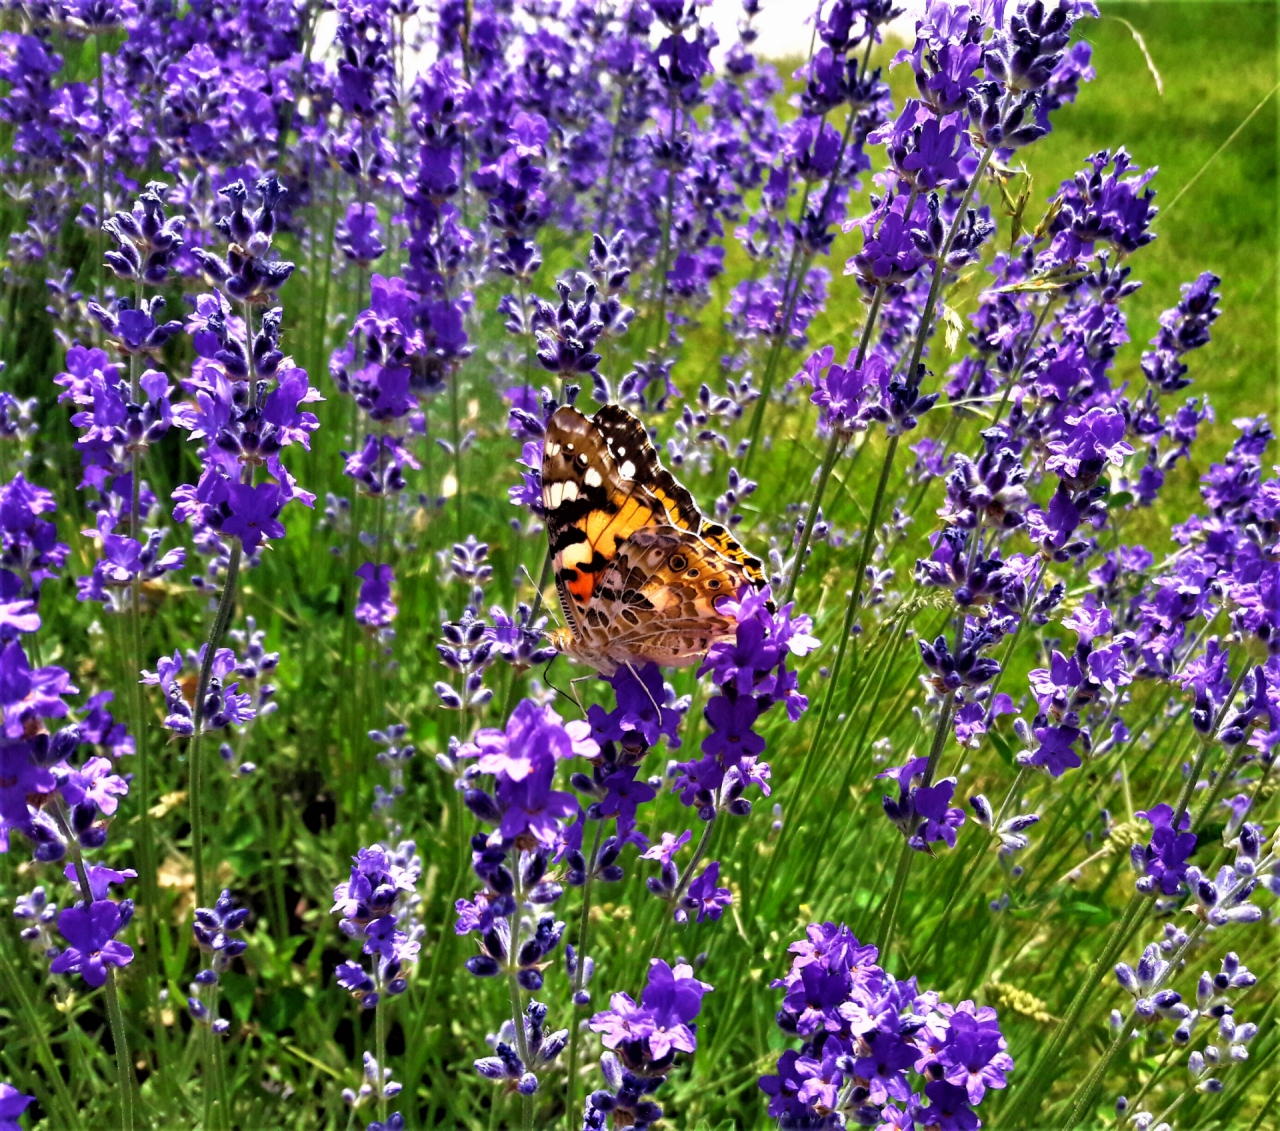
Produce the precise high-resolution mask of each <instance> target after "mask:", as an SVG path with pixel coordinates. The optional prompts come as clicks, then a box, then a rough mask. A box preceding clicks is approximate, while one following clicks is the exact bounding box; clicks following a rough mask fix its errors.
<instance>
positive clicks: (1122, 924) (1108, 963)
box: [1004, 892, 1151, 1129]
mask: <svg viewBox="0 0 1280 1131" xmlns="http://www.w3.org/2000/svg"><path fill="white" fill-rule="evenodd" d="M1150 908H1151V902H1150V901H1149V900H1148V899H1147V898H1146V897H1145V896H1143V895H1142V894H1141V893H1139V892H1134V894H1133V896H1132V897H1131V898H1130V900H1129V905H1128V906H1127V907H1126V908H1125V910H1124V914H1123V915H1122V916H1121V918H1120V921H1119V922H1118V923H1117V924H1116V925H1115V926H1114V927H1113V928H1112V931H1111V935H1110V937H1109V938H1108V939H1107V942H1106V945H1105V946H1104V947H1103V948H1102V951H1101V952H1100V953H1099V955H1098V957H1097V958H1096V959H1094V962H1093V965H1092V966H1090V967H1089V971H1088V973H1087V974H1086V975H1085V977H1084V979H1083V980H1082V981H1081V983H1080V985H1079V986H1078V987H1077V989H1076V993H1075V996H1074V997H1073V998H1072V999H1071V1004H1070V1005H1069V1006H1068V1007H1067V1012H1066V1013H1065V1014H1064V1015H1063V1017H1062V1020H1061V1021H1059V1022H1058V1024H1057V1027H1056V1028H1055V1029H1054V1031H1053V1033H1052V1034H1051V1036H1050V1037H1049V1043H1048V1044H1047V1045H1045V1046H1044V1048H1043V1049H1042V1050H1041V1052H1040V1054H1039V1056H1037V1057H1036V1059H1035V1061H1034V1062H1033V1064H1032V1065H1031V1071H1030V1072H1029V1073H1028V1075H1027V1077H1026V1079H1025V1080H1024V1081H1023V1082H1022V1086H1021V1087H1020V1088H1018V1090H1017V1092H1016V1093H1015V1094H1014V1097H1013V1101H1012V1106H1011V1107H1010V1109H1009V1111H1008V1114H1007V1115H1006V1116H1005V1120H1004V1122H1005V1126H1006V1127H1008V1128H1010V1129H1012V1128H1017V1127H1022V1126H1024V1124H1025V1123H1026V1121H1027V1119H1029V1118H1031V1117H1032V1116H1034V1115H1035V1113H1036V1112H1037V1111H1039V1109H1040V1105H1041V1103H1042V1102H1043V1101H1044V1098H1045V1088H1044V1085H1045V1083H1046V1082H1047V1081H1048V1080H1049V1079H1050V1078H1051V1077H1052V1076H1053V1073H1054V1071H1055V1070H1056V1068H1057V1066H1058V1059H1059V1057H1060V1056H1061V1053H1062V1046H1063V1045H1064V1044H1065V1042H1066V1039H1067V1037H1068V1036H1069V1035H1070V1034H1072V1033H1073V1032H1075V1029H1076V1024H1077V1022H1078V1021H1079V1020H1080V1015H1081V1013H1083V1012H1084V1008H1085V1006H1086V1005H1088V1003H1089V1002H1090V1001H1091V1000H1092V999H1093V994H1094V991H1095V990H1097V988H1098V987H1099V986H1100V985H1101V984H1102V980H1103V978H1105V977H1106V976H1107V974H1108V973H1109V972H1110V971H1111V968H1112V967H1113V966H1114V965H1115V961H1116V959H1117V958H1118V957H1119V956H1120V952H1121V951H1122V950H1123V949H1124V947H1125V946H1126V944H1127V943H1128V941H1129V938H1130V936H1131V935H1132V933H1133V932H1134V931H1135V930H1136V929H1137V928H1138V925H1139V924H1140V923H1141V922H1142V920H1143V919H1144V918H1146V913H1147V912H1148V911H1149V910H1150Z"/></svg>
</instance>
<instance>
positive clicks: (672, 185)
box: [653, 88, 680, 349]
mask: <svg viewBox="0 0 1280 1131" xmlns="http://www.w3.org/2000/svg"><path fill="white" fill-rule="evenodd" d="M667 109H668V112H669V113H670V114H671V138H670V141H669V142H668V145H667V149H668V152H670V151H672V150H674V149H675V144H676V126H677V125H678V124H679V122H680V117H679V112H678V110H677V108H676V92H675V89H674V88H672V91H671V97H670V99H669V100H668V105H667ZM675 205H676V171H675V168H674V167H672V168H670V169H668V170H667V208H666V213H665V215H664V216H663V218H662V245H661V250H660V252H659V254H658V262H657V264H656V265H655V266H654V273H653V275H654V285H655V286H656V287H657V288H658V317H657V320H656V322H655V327H656V334H657V340H656V341H655V342H654V346H655V348H657V349H661V348H662V342H663V339H664V337H665V335H664V334H663V332H662V329H663V326H664V324H665V323H666V321H667V267H668V266H669V264H668V262H667V260H668V258H669V257H670V255H671V217H672V214H673V213H674V211H675Z"/></svg>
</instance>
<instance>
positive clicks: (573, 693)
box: [542, 653, 591, 719]
mask: <svg viewBox="0 0 1280 1131" xmlns="http://www.w3.org/2000/svg"><path fill="white" fill-rule="evenodd" d="M558 658H559V653H556V655H555V656H552V657H551V659H549V660H548V661H547V666H546V667H545V668H543V669H542V681H543V682H544V683H545V684H546V685H547V686H548V687H549V688H551V690H552V691H554V692H555V693H556V694H557V695H559V696H560V698H561V699H568V700H569V702H570V703H572V704H573V705H574V706H575V707H577V708H578V710H579V711H580V712H581V714H582V717H583V718H584V719H585V718H586V717H587V711H586V708H585V707H583V705H582V700H581V699H579V698H578V689H577V688H576V687H574V684H575V683H577V682H578V681H577V680H576V679H571V680H570V681H569V690H568V691H565V690H564V689H563V688H560V687H557V686H556V685H555V684H554V683H552V682H551V665H552V664H554V663H555V662H556V660H557V659H558ZM581 678H582V679H590V678H591V677H590V676H582V677H581Z"/></svg>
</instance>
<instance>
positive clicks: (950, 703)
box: [876, 691, 956, 965]
mask: <svg viewBox="0 0 1280 1131" xmlns="http://www.w3.org/2000/svg"><path fill="white" fill-rule="evenodd" d="M955 705H956V695H955V692H954V691H953V692H951V693H949V694H948V695H947V698H946V700H945V701H944V702H943V704H942V711H941V713H940V714H939V715H938V725H937V728H936V729H935V730H934V732H933V745H932V746H931V747H930V748H929V761H928V762H927V763H926V764H925V768H924V776H923V777H922V778H921V780H920V788H921V789H927V788H928V787H929V786H931V785H932V784H933V775H934V774H935V773H937V771H938V763H939V761H941V759H942V751H943V749H944V748H945V747H946V745H947V735H948V733H949V732H950V730H951V714H952V712H953V711H954V710H955ZM915 856H916V850H915V849H914V848H912V847H911V841H910V839H909V838H907V837H905V836H904V837H903V840H902V851H901V852H900V853H899V855H898V867H897V870H896V871H895V872H894V876H893V887H892V888H891V889H890V890H889V895H888V897H887V898H886V899H885V903H884V909H883V910H882V911H881V913H880V928H879V930H878V931H877V932H876V937H877V938H878V939H879V942H880V962H881V964H882V965H883V964H885V963H887V962H888V961H889V954H890V951H891V950H892V947H893V932H894V929H895V928H896V926H897V922H898V908H899V907H900V906H901V905H902V893H903V892H904V891H905V890H906V886H907V877H908V876H910V875H911V864H912V861H913V860H914V859H915Z"/></svg>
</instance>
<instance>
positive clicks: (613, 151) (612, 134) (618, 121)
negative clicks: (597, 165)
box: [596, 77, 631, 239]
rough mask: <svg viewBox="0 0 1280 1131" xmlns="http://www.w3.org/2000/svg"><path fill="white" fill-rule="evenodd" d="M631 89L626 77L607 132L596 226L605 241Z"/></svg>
mask: <svg viewBox="0 0 1280 1131" xmlns="http://www.w3.org/2000/svg"><path fill="white" fill-rule="evenodd" d="M630 87H631V80H630V77H628V79H627V81H626V82H624V83H623V84H622V86H621V88H620V89H619V90H618V109H617V112H616V113H615V114H614V116H613V129H612V130H610V131H609V163H608V165H607V166H605V173H604V196H603V197H602V198H601V201H600V221H599V223H598V224H597V225H596V231H597V232H599V233H600V234H601V235H602V236H604V238H605V239H608V238H609V237H608V234H607V233H608V224H609V194H610V193H611V192H612V190H613V168H614V164H615V163H616V161H617V159H618V134H619V133H620V132H621V130H622V115H623V113H624V112H625V108H626V104H627V91H628V90H629V89H630Z"/></svg>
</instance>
